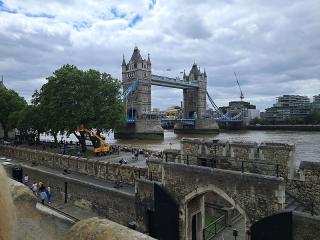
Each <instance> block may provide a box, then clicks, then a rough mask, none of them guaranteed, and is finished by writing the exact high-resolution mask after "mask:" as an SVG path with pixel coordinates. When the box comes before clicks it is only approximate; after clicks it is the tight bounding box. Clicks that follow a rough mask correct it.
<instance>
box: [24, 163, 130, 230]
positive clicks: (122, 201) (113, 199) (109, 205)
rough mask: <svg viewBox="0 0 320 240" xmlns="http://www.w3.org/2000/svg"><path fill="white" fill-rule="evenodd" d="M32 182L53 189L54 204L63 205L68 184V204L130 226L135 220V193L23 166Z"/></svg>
mask: <svg viewBox="0 0 320 240" xmlns="http://www.w3.org/2000/svg"><path fill="white" fill-rule="evenodd" d="M22 169H23V172H24V173H27V174H28V176H29V178H30V181H35V182H39V181H42V182H43V183H44V185H45V186H50V188H51V192H52V200H53V202H64V199H65V183H67V201H68V203H72V204H75V205H79V204H82V207H85V208H88V209H91V210H92V211H94V212H96V213H97V214H98V215H99V216H103V217H106V218H108V219H110V220H112V221H115V222H117V223H120V224H123V225H125V226H127V225H128V222H130V221H132V220H134V219H135V200H134V199H135V197H134V194H129V193H124V192H121V191H118V190H116V189H114V188H112V187H111V188H110V187H105V186H101V185H98V184H90V183H88V182H86V181H80V180H75V179H72V178H69V177H68V175H62V174H59V175H58V174H53V173H51V172H47V171H45V170H40V169H37V168H36V167H29V166H25V165H22Z"/></svg>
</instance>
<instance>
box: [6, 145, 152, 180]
mask: <svg viewBox="0 0 320 240" xmlns="http://www.w3.org/2000/svg"><path fill="white" fill-rule="evenodd" d="M0 153H1V154H2V155H4V156H6V157H10V158H16V159H19V160H23V161H27V162H30V163H33V164H35V165H40V166H45V167H50V168H54V169H67V170H69V171H72V172H77V173H82V174H86V175H89V176H94V177H95V178H98V179H104V180H110V181H122V182H123V183H127V184H131V185H133V184H134V183H135V179H137V178H139V177H140V178H145V177H146V176H147V169H146V168H139V167H135V166H128V165H120V164H116V163H108V162H102V161H99V160H93V159H87V158H79V157H75V156H70V155H62V154H56V153H51V152H45V151H38V150H32V149H28V148H20V147H12V146H3V145H0Z"/></svg>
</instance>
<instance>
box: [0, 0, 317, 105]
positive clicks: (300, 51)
mask: <svg viewBox="0 0 320 240" xmlns="http://www.w3.org/2000/svg"><path fill="white" fill-rule="evenodd" d="M151 3H152V1H151V0H138V1H129V0H128V1H121V2H119V1H116V0H108V1H102V0H99V1H78V0H63V1H62V0H56V1H44V2H42V3H41V4H39V3H38V1H37V0H29V1H20V0H0V74H3V75H4V77H5V84H6V85H7V86H8V87H10V88H13V89H15V90H16V91H18V92H20V93H21V94H23V95H24V96H27V97H29V98H30V96H31V94H32V91H33V90H34V89H37V88H40V87H41V84H42V83H43V81H44V80H43V79H44V78H45V77H47V76H49V75H50V74H51V73H52V72H53V71H54V70H55V69H56V68H58V67H60V66H62V65H63V64H66V63H70V64H75V65H77V66H79V67H80V68H84V69H87V68H97V69H98V70H100V71H105V72H109V73H111V74H112V75H114V76H115V77H117V78H120V76H121V68H120V64H121V59H122V54H123V53H124V54H125V55H126V58H127V60H128V58H129V57H130V55H131V53H132V49H133V46H134V44H137V45H138V46H139V47H140V49H141V52H142V54H143V56H144V57H146V56H147V53H148V52H149V53H150V54H151V60H152V67H153V72H154V73H155V74H166V75H169V76H172V77H175V76H178V75H179V73H180V72H181V71H183V69H186V70H187V71H189V69H190V67H191V65H192V63H193V62H194V61H196V62H197V63H198V64H199V65H200V66H201V68H202V69H203V68H206V71H207V74H208V89H209V91H210V93H211V94H212V95H213V96H214V99H215V100H216V101H217V103H218V104H219V105H223V104H227V102H228V101H229V100H237V99H238V98H239V91H238V89H237V86H236V84H235V79H234V75H233V72H234V71H236V72H237V73H238V75H239V80H240V82H241V84H242V88H243V91H244V94H245V96H246V99H248V100H250V101H252V103H253V104H257V105H258V107H259V108H260V109H263V108H265V107H267V106H270V105H271V103H272V102H274V101H275V97H276V96H278V95H282V94H301V95H308V96H312V95H315V94H319V91H320V90H319V89H320V87H319V82H320V76H319V75H320V73H319V67H320V66H319V65H320V63H319V56H320V43H319V37H320V15H319V14H318V11H317V9H320V2H319V1H318V0H309V1H298V0H295V1H289V0H284V1H280V2H279V1H274V0H270V1H262V0H237V1H235V0H228V1H218V0H217V1H209V0H203V1H193V0H187V1H165V0H158V1H156V4H155V5H151V7H150V4H151ZM130 26H131V27H130ZM168 68H170V69H171V71H170V72H166V71H165V70H166V69H168ZM39 79H42V81H40V80H39ZM153 89H154V91H153V107H161V108H164V107H168V106H172V105H177V104H178V105H179V103H180V101H181V100H182V94H181V91H178V92H177V90H174V89H168V88H157V87H155V88H153ZM163 93H166V94H165V96H166V98H165V99H164V98H163V96H164V94H163ZM160 100H161V101H160Z"/></svg>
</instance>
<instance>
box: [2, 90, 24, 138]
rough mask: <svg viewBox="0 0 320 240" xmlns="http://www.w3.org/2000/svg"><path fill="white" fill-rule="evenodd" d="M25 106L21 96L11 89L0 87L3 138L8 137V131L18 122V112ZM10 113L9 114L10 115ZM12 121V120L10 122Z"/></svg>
mask: <svg viewBox="0 0 320 240" xmlns="http://www.w3.org/2000/svg"><path fill="white" fill-rule="evenodd" d="M26 106H27V102H26V101H25V99H24V98H23V97H20V96H19V95H18V93H16V92H15V91H13V90H9V89H6V88H4V87H0V123H1V125H2V127H3V131H4V139H7V138H8V132H9V130H10V129H12V128H13V127H15V125H16V124H17V122H18V113H17V112H19V111H20V110H22V109H24V108H25V107H26ZM10 115H11V116H10ZM10 120H11V121H14V122H10Z"/></svg>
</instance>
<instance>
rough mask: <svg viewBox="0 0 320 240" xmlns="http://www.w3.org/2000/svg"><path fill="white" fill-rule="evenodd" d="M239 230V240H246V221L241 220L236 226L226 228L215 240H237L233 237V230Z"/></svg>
mask: <svg viewBox="0 0 320 240" xmlns="http://www.w3.org/2000/svg"><path fill="white" fill-rule="evenodd" d="M234 229H236V230H238V237H237V240H245V239H246V235H245V221H244V218H241V219H240V220H239V221H238V222H236V224H235V225H233V226H231V227H226V228H225V229H224V230H223V231H222V232H220V233H219V234H218V235H217V236H216V237H215V238H214V239H215V240H235V238H234V236H233V230H234Z"/></svg>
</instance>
